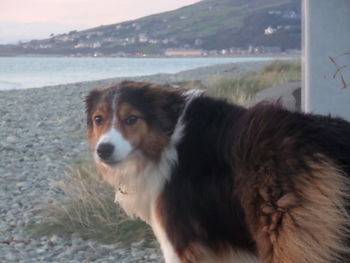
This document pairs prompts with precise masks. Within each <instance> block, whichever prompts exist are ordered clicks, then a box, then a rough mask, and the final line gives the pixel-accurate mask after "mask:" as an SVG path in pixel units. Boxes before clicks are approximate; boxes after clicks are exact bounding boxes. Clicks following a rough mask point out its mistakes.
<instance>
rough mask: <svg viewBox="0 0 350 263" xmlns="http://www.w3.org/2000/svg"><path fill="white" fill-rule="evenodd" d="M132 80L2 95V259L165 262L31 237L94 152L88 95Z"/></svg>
mask: <svg viewBox="0 0 350 263" xmlns="http://www.w3.org/2000/svg"><path fill="white" fill-rule="evenodd" d="M266 63H267V62H242V63H234V64H232V63H231V64H223V65H217V66H210V67H205V68H198V69H195V70H190V71H184V72H180V73H177V74H157V75H152V76H143V77H133V78H127V79H129V80H135V81H151V82H157V83H174V82H177V83H180V82H182V81H189V80H201V81H204V82H205V81H208V80H209V79H210V78H213V77H215V76H228V75H229V76H236V75H239V74H242V73H245V72H249V71H257V70H259V69H260V68H261V67H262V66H263V65H265V64H266ZM122 80H125V78H115V79H107V80H100V81H92V82H81V83H74V84H68V85H58V86H51V87H42V88H32V89H24V90H10V91H0V138H1V139H0V160H1V162H0V262H25V263H30V262H33V263H34V262H71V263H78V262H125V263H126V262H163V260H162V256H161V254H160V252H159V249H158V248H157V247H156V246H155V247H145V246H144V244H143V242H138V243H133V244H132V245H131V246H130V247H127V248H125V247H121V246H120V245H118V244H112V245H103V244H99V243H97V242H93V241H89V240H83V239H81V238H80V237H79V236H77V235H75V234H73V235H71V236H70V237H64V236H58V235H54V236H31V235H28V233H27V227H28V225H30V224H33V223H37V222H40V220H41V218H42V214H41V212H40V209H39V208H40V206H41V204H42V203H43V202H47V201H48V200H49V199H50V198H54V197H57V196H58V195H62V193H61V192H60V191H58V190H57V189H56V187H55V185H54V183H53V181H59V180H63V178H64V173H65V172H66V170H67V166H68V165H69V164H71V163H72V162H73V161H74V160H79V159H81V158H84V157H85V156H87V155H88V154H89V151H88V146H87V141H86V139H85V136H84V134H85V130H86V126H85V106H84V98H85V96H86V95H87V93H88V92H89V91H90V90H91V89H93V88H96V87H106V86H109V85H111V84H112V83H116V82H120V81H122Z"/></svg>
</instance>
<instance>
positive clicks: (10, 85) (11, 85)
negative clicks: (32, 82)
mask: <svg viewBox="0 0 350 263" xmlns="http://www.w3.org/2000/svg"><path fill="white" fill-rule="evenodd" d="M23 88H25V87H24V86H23V84H21V83H19V82H11V81H6V80H1V79H0V90H12V89H23Z"/></svg>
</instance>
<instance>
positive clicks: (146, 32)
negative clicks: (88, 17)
mask: <svg viewBox="0 0 350 263" xmlns="http://www.w3.org/2000/svg"><path fill="white" fill-rule="evenodd" d="M300 5H301V3H300V0H202V1H200V2H198V3H196V4H193V5H189V6H185V7H182V8H180V9H177V10H174V11H170V12H165V13H160V14H155V15H151V16H147V17H144V18H140V19H137V20H133V21H126V22H123V23H118V24H112V25H105V26H100V27H96V28H92V29H89V30H85V31H79V32H77V31H72V32H69V33H67V34H62V35H56V36H53V37H51V38H49V39H45V40H32V41H30V42H27V43H22V44H21V45H17V46H11V47H9V46H5V47H4V46H3V47H2V48H0V52H1V50H4V49H5V48H7V49H8V50H9V49H11V48H12V49H16V50H17V51H16V52H23V53H41V54H77V53H80V54H89V53H90V54H91V53H102V54H118V53H119V54H122V53H126V54H135V53H136V52H142V53H146V54H162V53H163V52H164V51H165V50H166V49H169V48H182V49H183V48H185V49H202V50H221V49H229V48H241V49H247V48H248V47H249V46H254V47H257V46H264V47H279V48H281V49H282V50H285V49H300V42H301V37H300V35H301V33H300V32H301V23H300V20H301V19H300ZM269 27H270V32H267V33H266V32H265V30H266V29H267V28H269ZM0 54H1V53H0Z"/></svg>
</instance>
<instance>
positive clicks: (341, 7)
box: [302, 0, 350, 120]
mask: <svg viewBox="0 0 350 263" xmlns="http://www.w3.org/2000/svg"><path fill="white" fill-rule="evenodd" d="M302 2H303V12H304V14H303V15H304V20H303V52H304V54H303V63H302V64H303V92H302V104H303V105H302V106H303V110H304V111H306V112H313V113H319V114H329V113H331V114H332V115H333V116H340V117H343V118H346V119H347V120H350V0H332V1H330V0H304V1H302ZM346 52H349V54H345V53H346ZM330 57H332V58H333V59H334V60H335V62H336V63H337V66H336V65H335V64H334V63H333V62H332V61H331V59H330ZM337 67H338V68H341V70H339V71H337ZM341 76H343V80H342V78H341ZM343 81H345V83H343ZM344 85H347V87H346V88H344V87H343V86H344Z"/></svg>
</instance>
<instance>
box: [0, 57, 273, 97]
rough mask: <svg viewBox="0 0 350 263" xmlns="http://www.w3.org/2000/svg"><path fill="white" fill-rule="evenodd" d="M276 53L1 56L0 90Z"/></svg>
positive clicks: (180, 68) (176, 69) (141, 73)
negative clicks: (151, 56)
mask: <svg viewBox="0 0 350 263" xmlns="http://www.w3.org/2000/svg"><path fill="white" fill-rule="evenodd" d="M273 59H276V58H274V57H239V58H237V57H236V58H234V57H225V58H115V57H98V58H95V57H0V90H13V89H27V88H37V87H44V86H53V85H60V84H68V83H75V82H81V81H91V80H99V79H108V78H115V77H134V76H145V75H153V74H158V73H178V72H180V71H184V70H190V69H195V68H198V67H206V66H212V65H216V64H224V63H236V62H254V61H267V60H273Z"/></svg>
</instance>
